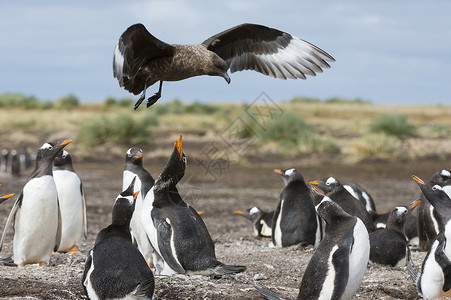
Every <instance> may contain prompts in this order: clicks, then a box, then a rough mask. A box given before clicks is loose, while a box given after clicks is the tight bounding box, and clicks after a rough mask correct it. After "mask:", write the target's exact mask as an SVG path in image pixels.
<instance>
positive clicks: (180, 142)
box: [174, 135, 183, 159]
mask: <svg viewBox="0 0 451 300" xmlns="http://www.w3.org/2000/svg"><path fill="white" fill-rule="evenodd" d="M174 146H175V147H176V148H177V150H178V151H179V154H180V159H182V156H183V155H182V153H183V152H182V135H180V137H179V140H178V141H177V142H175V144H174Z"/></svg>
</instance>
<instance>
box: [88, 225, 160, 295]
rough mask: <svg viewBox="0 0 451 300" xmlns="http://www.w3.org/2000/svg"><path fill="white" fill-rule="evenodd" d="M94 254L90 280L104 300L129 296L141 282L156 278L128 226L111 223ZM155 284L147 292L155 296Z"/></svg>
mask: <svg viewBox="0 0 451 300" xmlns="http://www.w3.org/2000/svg"><path fill="white" fill-rule="evenodd" d="M122 227H124V226H122ZM124 229H125V230H124ZM92 256H93V261H92V263H93V264H94V270H93V271H92V273H91V275H90V279H91V282H92V286H93V288H94V290H95V291H96V292H97V294H98V295H99V296H100V297H103V298H101V299H108V298H122V297H125V296H126V295H127V294H129V293H131V292H132V291H133V290H134V289H135V288H136V287H137V286H138V285H139V284H142V283H144V282H147V281H149V280H151V281H152V280H153V274H152V271H151V270H150V269H149V268H148V266H147V263H146V261H145V259H144V257H143V256H142V255H141V253H140V252H139V250H138V249H137V248H136V247H135V246H134V245H133V244H132V242H131V236H130V232H129V231H128V228H126V227H124V228H120V227H118V226H115V225H110V226H108V227H107V228H105V229H103V230H101V231H100V233H99V235H98V236H97V239H96V243H95V246H94V248H93V254H92ZM153 284H154V283H151V285H152V287H151V288H149V289H148V293H147V294H146V296H147V297H149V298H152V296H153V290H154V289H153Z"/></svg>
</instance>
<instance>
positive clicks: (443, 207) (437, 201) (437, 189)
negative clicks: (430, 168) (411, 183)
mask: <svg viewBox="0 0 451 300" xmlns="http://www.w3.org/2000/svg"><path fill="white" fill-rule="evenodd" d="M412 178H413V180H415V181H416V183H417V184H418V186H419V187H420V189H421V191H422V192H423V195H424V196H425V197H426V199H427V200H428V201H429V202H430V203H431V204H432V206H434V208H435V209H436V211H437V212H438V213H439V214H440V215H442V214H446V213H449V212H450V210H451V199H450V198H449V197H448V195H447V194H446V192H445V190H444V189H443V188H442V187H441V186H440V185H438V184H434V183H431V182H429V183H426V182H424V181H423V180H421V179H420V178H419V177H417V176H415V175H414V176H412Z"/></svg>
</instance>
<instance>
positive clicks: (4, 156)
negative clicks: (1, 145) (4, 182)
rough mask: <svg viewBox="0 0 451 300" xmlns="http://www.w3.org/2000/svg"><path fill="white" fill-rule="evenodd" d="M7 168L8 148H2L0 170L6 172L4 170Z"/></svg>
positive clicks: (6, 170)
mask: <svg viewBox="0 0 451 300" xmlns="http://www.w3.org/2000/svg"><path fill="white" fill-rule="evenodd" d="M8 168H9V151H8V149H3V150H2V161H1V165H0V171H2V172H4V173H6V172H8Z"/></svg>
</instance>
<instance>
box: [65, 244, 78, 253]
mask: <svg viewBox="0 0 451 300" xmlns="http://www.w3.org/2000/svg"><path fill="white" fill-rule="evenodd" d="M66 253H67V254H73V253H77V254H79V253H80V251H79V250H78V246H77V245H73V246H72V248H70V249H69V251H67V252H66Z"/></svg>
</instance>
